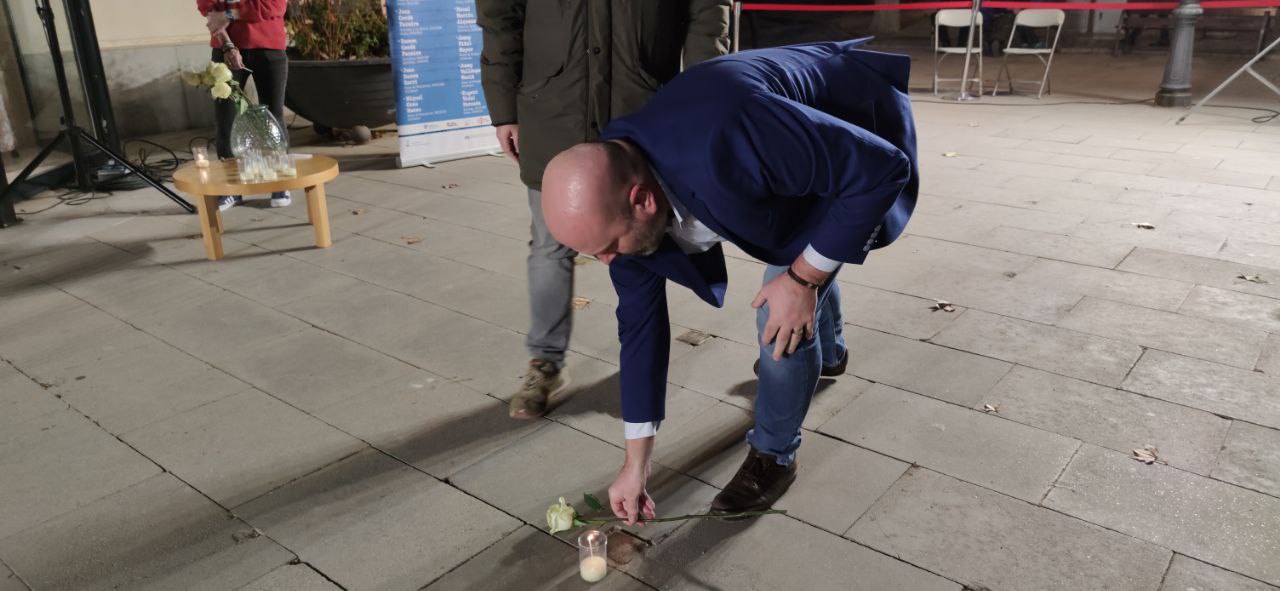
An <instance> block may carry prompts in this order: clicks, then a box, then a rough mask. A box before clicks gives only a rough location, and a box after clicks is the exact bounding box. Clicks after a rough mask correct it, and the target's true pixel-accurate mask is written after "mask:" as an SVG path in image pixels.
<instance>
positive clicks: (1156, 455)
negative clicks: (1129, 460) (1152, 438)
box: [1133, 445, 1160, 466]
mask: <svg viewBox="0 0 1280 591" xmlns="http://www.w3.org/2000/svg"><path fill="white" fill-rule="evenodd" d="M1133 459H1135V460H1138V461H1139V462H1142V463H1144V464H1147V465H1148V466H1149V465H1151V464H1154V463H1156V460H1159V459H1160V450H1158V449H1156V446H1154V445H1144V446H1142V449H1135V450H1133Z"/></svg>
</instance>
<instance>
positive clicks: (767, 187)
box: [708, 93, 911, 264]
mask: <svg viewBox="0 0 1280 591" xmlns="http://www.w3.org/2000/svg"><path fill="white" fill-rule="evenodd" d="M716 145H717V146H720V147H722V148H723V149H720V150H717V151H716V153H715V155H714V156H713V157H712V158H711V159H710V160H709V161H708V162H709V164H708V165H709V166H711V167H712V170H711V171H710V174H712V175H715V176H716V177H717V178H719V179H720V182H721V183H722V184H724V185H725V186H726V187H728V188H730V189H731V190H733V191H736V192H738V194H742V195H766V196H769V197H777V196H782V197H797V198H821V199H824V200H829V201H830V202H831V206H830V209H829V210H828V211H827V215H826V216H825V217H824V218H823V219H822V220H820V221H818V223H817V227H816V228H813V229H805V231H806V233H807V234H809V236H810V237H811V238H810V241H809V244H810V245H811V246H812V247H813V248H814V249H815V250H817V251H818V253H819V254H821V255H823V256H825V257H827V258H829V259H833V260H836V261H840V262H843V263H851V264H861V263H862V262H863V260H865V259H866V257H867V253H868V252H869V251H870V250H871V247H872V244H873V243H874V242H875V239H876V235H877V234H878V233H879V232H880V230H881V222H882V221H883V220H884V217H885V213H887V212H888V211H889V208H890V207H891V206H892V205H893V204H894V202H895V201H896V200H897V199H898V196H899V195H900V194H901V193H902V190H903V188H904V187H905V186H906V185H907V183H908V181H909V180H910V178H911V160H910V159H909V158H908V157H907V155H906V154H905V153H903V151H902V150H900V149H898V148H897V147H895V146H894V145H893V144H890V143H889V142H887V141H885V140H884V139H882V138H880V137H879V136H877V135H875V134H874V133H872V132H870V131H867V130H865V129H863V128H861V127H858V126H856V125H853V124H851V123H848V122H846V121H843V120H841V119H837V118H836V117H833V116H831V115H829V114H827V113H824V112H822V111H819V110H817V109H814V108H812V107H809V106H807V105H804V104H801V103H798V102H796V101H793V100H790V99H788V98H785V97H782V96H778V95H773V94H764V93H761V94H756V95H754V96H752V97H749V98H748V99H746V100H745V101H744V102H743V103H742V105H741V108H740V110H739V112H738V115H737V116H736V117H733V118H732V119H731V120H730V121H729V122H728V123H726V124H725V125H724V126H723V127H722V128H721V129H720V131H719V132H718V134H717V135H716Z"/></svg>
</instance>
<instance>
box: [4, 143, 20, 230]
mask: <svg viewBox="0 0 1280 591" xmlns="http://www.w3.org/2000/svg"><path fill="white" fill-rule="evenodd" d="M8 187H9V176H8V175H6V174H5V172H4V157H3V156H0V196H3V195H4V194H5V189H7V188H8ZM21 221H22V218H20V217H18V212H16V211H14V209H13V198H11V197H4V198H0V228H8V227H9V226H12V225H14V224H16V223H18V222H21Z"/></svg>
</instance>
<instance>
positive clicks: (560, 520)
mask: <svg viewBox="0 0 1280 591" xmlns="http://www.w3.org/2000/svg"><path fill="white" fill-rule="evenodd" d="M576 516H577V512H576V511H574V510H573V507H570V506H569V504H568V503H566V502H564V497H560V502H559V503H557V504H555V505H552V506H550V507H547V530H548V531H549V532H551V533H553V534H554V533H556V532H562V531H569V530H571V529H573V518H574V517H576Z"/></svg>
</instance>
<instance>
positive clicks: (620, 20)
mask: <svg viewBox="0 0 1280 591" xmlns="http://www.w3.org/2000/svg"><path fill="white" fill-rule="evenodd" d="M730 7H731V0H476V21H477V24H479V26H480V28H481V29H482V30H483V31H484V48H483V50H482V51H481V54H480V74H481V82H482V85H483V87H484V96H485V99H486V101H488V105H489V116H490V118H491V119H492V121H493V125H494V127H495V128H496V130H497V135H498V142H499V143H500V144H501V146H502V150H503V151H504V152H505V153H506V154H507V156H509V157H510V158H511V159H512V160H515V161H516V162H517V163H519V165H520V180H521V181H523V182H524V184H525V185H527V186H528V187H529V209H530V211H531V212H532V214H533V222H532V224H531V233H532V240H531V241H530V242H529V257H528V273H529V300H530V308H531V318H532V326H530V328H529V335H528V337H527V338H526V340H525V345H526V347H527V348H528V350H529V354H530V356H531V357H532V359H531V360H530V362H529V367H528V369H527V370H526V373H525V379H524V384H523V386H522V387H521V389H520V391H519V392H517V393H516V394H515V396H513V397H512V399H511V416H512V417H515V418H532V417H536V416H540V415H542V413H543V412H545V411H546V407H547V399H548V398H549V397H550V396H552V395H554V394H555V393H556V392H558V391H560V390H561V389H563V388H564V387H565V386H566V385H567V384H568V372H567V371H565V369H564V357H565V351H566V350H567V349H568V348H569V332H570V328H571V322H572V318H573V312H572V307H571V304H572V302H571V300H572V298H573V267H574V265H573V258H574V257H575V256H577V254H578V253H576V252H574V251H573V250H571V249H569V248H567V247H565V246H564V245H562V244H560V243H559V242H556V240H555V238H553V237H552V236H551V233H550V232H549V231H548V230H547V225H546V221H545V220H544V219H543V218H542V194H541V191H540V189H541V186H542V172H543V169H544V168H546V166H547V163H548V162H549V161H550V160H551V158H552V157H554V156H555V155H556V154H559V153H560V152H561V151H562V150H565V149H566V148H569V147H570V146H573V145H575V144H578V143H581V142H586V141H591V140H594V139H596V136H597V135H598V134H599V133H600V130H602V129H604V126H605V124H607V123H608V122H609V121H610V120H611V119H613V118H616V117H621V116H623V115H628V114H630V113H632V112H634V111H636V110H638V109H640V107H642V106H644V104H645V103H646V102H648V100H649V98H650V97H651V96H653V94H654V93H655V92H657V90H658V88H659V87H661V86H662V85H663V84H665V83H666V82H667V81H669V80H671V78H673V77H674V76H675V75H676V74H677V73H679V72H680V68H681V64H682V63H683V65H685V66H691V65H693V64H696V63H698V62H701V61H704V60H708V59H711V58H713V57H716V56H719V55H724V54H725V53H728V51H729V12H730Z"/></svg>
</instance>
